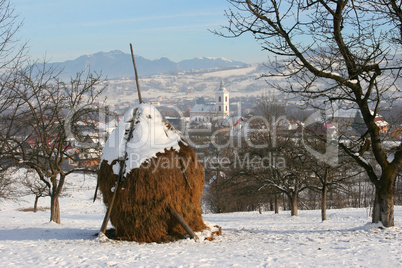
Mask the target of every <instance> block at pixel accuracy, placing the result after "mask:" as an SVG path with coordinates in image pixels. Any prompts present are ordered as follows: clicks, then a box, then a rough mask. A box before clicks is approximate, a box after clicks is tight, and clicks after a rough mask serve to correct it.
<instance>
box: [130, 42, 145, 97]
mask: <svg viewBox="0 0 402 268" xmlns="http://www.w3.org/2000/svg"><path fill="white" fill-rule="evenodd" d="M130 50H131V58H132V60H133V66H134V73H135V82H136V84H137V91H138V100H139V101H140V104H141V103H144V102H143V101H142V98H141V91H140V84H139V82H138V73H137V66H136V65H135V59H134V52H133V45H132V44H131V43H130Z"/></svg>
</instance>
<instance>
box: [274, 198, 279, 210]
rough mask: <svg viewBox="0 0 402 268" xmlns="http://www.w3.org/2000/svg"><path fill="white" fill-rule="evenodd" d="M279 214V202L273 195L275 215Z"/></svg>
mask: <svg viewBox="0 0 402 268" xmlns="http://www.w3.org/2000/svg"><path fill="white" fill-rule="evenodd" d="M278 213H279V200H278V195H277V194H276V195H275V214H278Z"/></svg>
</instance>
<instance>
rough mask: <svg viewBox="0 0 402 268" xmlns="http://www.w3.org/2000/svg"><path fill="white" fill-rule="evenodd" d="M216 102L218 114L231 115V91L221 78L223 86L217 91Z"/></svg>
mask: <svg viewBox="0 0 402 268" xmlns="http://www.w3.org/2000/svg"><path fill="white" fill-rule="evenodd" d="M215 103H216V108H215V109H216V114H217V116H222V117H226V116H229V91H228V90H227V89H226V88H225V85H224V84H223V80H221V86H220V87H219V89H218V90H217V91H216V92H215Z"/></svg>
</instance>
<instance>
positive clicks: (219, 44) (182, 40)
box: [12, 0, 267, 63]
mask: <svg viewBox="0 0 402 268" xmlns="http://www.w3.org/2000/svg"><path fill="white" fill-rule="evenodd" d="M12 4H13V5H14V7H15V11H16V13H18V14H19V19H21V20H23V21H24V22H23V23H24V25H23V26H22V29H21V30H20V33H19V34H20V35H21V38H22V40H26V41H28V44H29V47H30V53H29V54H30V55H31V56H33V57H35V58H39V59H43V58H44V57H46V59H47V60H50V61H51V62H54V61H64V60H68V59H75V58H77V57H79V56H81V55H88V54H93V53H96V52H99V51H105V52H107V51H111V50H115V49H118V50H122V51H123V52H126V53H129V51H130V47H129V44H130V43H132V44H133V47H134V53H135V54H136V55H139V56H143V57H145V58H148V59H151V60H153V59H159V58H161V57H167V58H169V59H170V60H173V61H175V62H177V61H180V60H183V59H191V58H195V57H225V58H229V59H232V60H240V61H244V62H247V63H256V62H263V61H265V59H266V57H267V54H266V53H264V52H262V51H261V47H260V46H259V45H258V43H257V42H256V41H255V40H254V39H253V37H252V36H251V35H247V36H244V37H241V38H229V39H227V38H222V37H218V36H216V35H214V34H212V33H211V32H209V31H208V29H219V28H220V27H221V25H227V19H226V17H225V16H224V11H225V9H227V8H228V7H229V3H228V2H227V1H226V0H165V1H162V0H146V1H138V0H114V1H111V0H108V1H105V0H80V1H79V0H68V1H67V0H35V1H34V0H13V1H12Z"/></svg>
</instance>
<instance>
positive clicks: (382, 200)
mask: <svg viewBox="0 0 402 268" xmlns="http://www.w3.org/2000/svg"><path fill="white" fill-rule="evenodd" d="M394 195H395V180H394V181H393V182H392V183H387V184H385V183H384V184H383V187H381V188H380V189H379V191H378V202H379V206H380V220H381V222H382V224H383V225H384V227H391V226H394Z"/></svg>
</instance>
